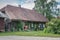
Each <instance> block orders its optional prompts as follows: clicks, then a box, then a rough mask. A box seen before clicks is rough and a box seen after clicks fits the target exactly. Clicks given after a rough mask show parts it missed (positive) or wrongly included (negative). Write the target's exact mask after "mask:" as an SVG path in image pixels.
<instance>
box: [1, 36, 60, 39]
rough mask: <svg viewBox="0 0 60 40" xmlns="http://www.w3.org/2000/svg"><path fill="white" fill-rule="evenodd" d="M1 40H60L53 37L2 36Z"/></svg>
mask: <svg viewBox="0 0 60 40" xmlns="http://www.w3.org/2000/svg"><path fill="white" fill-rule="evenodd" d="M0 40H60V38H52V37H31V36H30V37H29V36H0Z"/></svg>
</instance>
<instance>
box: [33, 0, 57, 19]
mask: <svg viewBox="0 0 60 40" xmlns="http://www.w3.org/2000/svg"><path fill="white" fill-rule="evenodd" d="M34 9H35V10H36V11H37V12H39V13H42V14H43V15H44V16H46V17H47V18H48V19H49V20H51V18H53V16H54V15H57V14H58V13H57V10H56V9H57V2H56V0H51V1H50V2H48V0H36V1H35V8H34Z"/></svg>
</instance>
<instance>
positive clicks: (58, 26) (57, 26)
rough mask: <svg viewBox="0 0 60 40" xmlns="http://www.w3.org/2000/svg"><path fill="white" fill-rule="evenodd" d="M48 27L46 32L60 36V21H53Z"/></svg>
mask: <svg viewBox="0 0 60 40" xmlns="http://www.w3.org/2000/svg"><path fill="white" fill-rule="evenodd" d="M46 26H47V28H46V30H45V32H48V33H55V34H60V19H52V20H51V21H50V22H48V23H47V24H46Z"/></svg>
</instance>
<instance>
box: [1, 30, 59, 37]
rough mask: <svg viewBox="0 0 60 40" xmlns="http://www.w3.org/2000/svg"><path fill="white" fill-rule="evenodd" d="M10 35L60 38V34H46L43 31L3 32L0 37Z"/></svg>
mask: <svg viewBox="0 0 60 40" xmlns="http://www.w3.org/2000/svg"><path fill="white" fill-rule="evenodd" d="M10 35H17V36H42V37H60V34H51V33H44V32H42V31H30V32H3V33H0V36H10Z"/></svg>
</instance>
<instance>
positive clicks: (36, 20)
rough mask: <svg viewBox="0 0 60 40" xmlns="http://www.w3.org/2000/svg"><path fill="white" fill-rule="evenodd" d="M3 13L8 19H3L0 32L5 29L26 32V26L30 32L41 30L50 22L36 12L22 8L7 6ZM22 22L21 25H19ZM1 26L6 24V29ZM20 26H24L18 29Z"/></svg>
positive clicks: (2, 10)
mask: <svg viewBox="0 0 60 40" xmlns="http://www.w3.org/2000/svg"><path fill="white" fill-rule="evenodd" d="M0 11H1V13H2V14H4V15H5V16H6V17H3V18H2V17H1V18H0V21H1V20H4V21H1V22H2V23H0V30H2V29H5V30H7V31H11V29H12V30H13V31H17V29H19V30H24V26H25V25H27V26H28V29H29V30H35V29H36V30H40V29H43V28H44V27H45V23H46V22H48V19H47V18H46V17H44V16H43V15H42V14H40V13H37V12H36V11H35V10H29V9H26V8H22V7H20V6H19V7H15V6H11V5H7V6H5V7H3V8H2V9H0ZM19 22H20V23H19ZM1 24H3V25H4V24H5V25H4V28H1V27H2V26H1ZM18 24H20V25H21V24H22V25H21V26H20V27H17V26H18Z"/></svg>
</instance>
